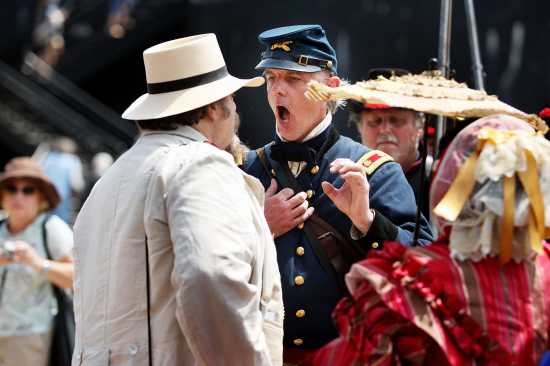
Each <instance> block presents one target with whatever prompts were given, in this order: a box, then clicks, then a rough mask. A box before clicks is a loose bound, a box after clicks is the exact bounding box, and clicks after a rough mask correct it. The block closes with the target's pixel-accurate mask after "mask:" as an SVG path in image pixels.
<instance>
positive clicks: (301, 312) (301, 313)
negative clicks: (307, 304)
mask: <svg viewBox="0 0 550 366" xmlns="http://www.w3.org/2000/svg"><path fill="white" fill-rule="evenodd" d="M304 316H306V311H305V310H304V309H300V310H298V311H296V318H303V317H304Z"/></svg>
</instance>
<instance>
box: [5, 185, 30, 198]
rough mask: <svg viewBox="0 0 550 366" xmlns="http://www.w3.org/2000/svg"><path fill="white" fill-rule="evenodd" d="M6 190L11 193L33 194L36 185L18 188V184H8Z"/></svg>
mask: <svg viewBox="0 0 550 366" xmlns="http://www.w3.org/2000/svg"><path fill="white" fill-rule="evenodd" d="M4 190H5V191H6V192H8V193H10V194H16V193H17V192H21V193H23V194H24V195H25V196H31V195H33V194H34V193H35V192H36V188H35V187H31V186H25V187H22V188H17V187H16V186H6V187H4Z"/></svg>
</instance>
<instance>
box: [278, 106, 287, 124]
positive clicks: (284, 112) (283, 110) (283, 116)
mask: <svg viewBox="0 0 550 366" xmlns="http://www.w3.org/2000/svg"><path fill="white" fill-rule="evenodd" d="M277 114H278V115H279V120H281V121H285V122H286V121H288V119H289V118H290V112H289V110H288V109H287V108H286V107H283V106H282V105H279V106H277Z"/></svg>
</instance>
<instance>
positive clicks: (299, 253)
mask: <svg viewBox="0 0 550 366" xmlns="http://www.w3.org/2000/svg"><path fill="white" fill-rule="evenodd" d="M305 252H306V250H305V249H304V247H298V248H296V255H297V256H299V257H301V256H303V255H304V254H305Z"/></svg>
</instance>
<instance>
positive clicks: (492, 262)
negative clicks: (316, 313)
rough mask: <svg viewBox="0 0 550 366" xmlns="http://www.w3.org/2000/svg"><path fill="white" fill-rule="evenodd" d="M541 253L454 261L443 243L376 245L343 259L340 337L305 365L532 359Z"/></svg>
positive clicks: (544, 275)
mask: <svg viewBox="0 0 550 366" xmlns="http://www.w3.org/2000/svg"><path fill="white" fill-rule="evenodd" d="M549 254H550V252H549V251H548V248H546V251H545V253H544V254H542V255H540V256H539V257H538V258H537V261H536V263H535V262H521V263H515V262H510V263H508V264H506V265H505V266H501V265H500V263H499V259H498V258H487V259H483V260H481V261H479V262H472V261H465V262H457V261H454V260H452V259H451V258H450V256H449V251H448V247H447V243H446V242H445V241H439V242H436V243H434V244H432V246H430V247H427V248H406V247H404V246H402V245H400V244H398V243H385V245H384V250H383V251H376V252H374V251H373V252H371V254H370V255H369V257H368V259H366V260H364V261H362V262H360V263H358V264H356V265H354V266H353V268H352V270H351V271H350V274H348V278H347V280H348V285H349V287H350V290H351V293H352V298H349V299H345V300H343V301H341V302H340V303H339V304H338V306H337V308H336V309H335V311H334V318H335V321H336V324H337V327H338V329H339V331H340V334H341V336H340V337H339V338H338V339H336V340H334V341H333V342H331V343H329V344H328V345H327V346H325V347H323V348H322V349H321V350H320V351H319V352H318V353H317V355H316V358H315V362H314V363H315V365H333V366H344V365H371V364H376V365H378V364H380V365H405V364H406V365H452V366H455V365H456V366H458V365H474V364H475V365H522V366H523V365H525V366H530V365H533V366H534V365H536V364H537V363H538V361H539V359H540V357H542V354H543V352H544V351H545V349H546V348H547V346H548V329H549V324H550V323H549V319H550V307H549V305H550V300H549V294H548V293H547V292H548V291H549V288H550V259H549V258H550V256H549Z"/></svg>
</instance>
